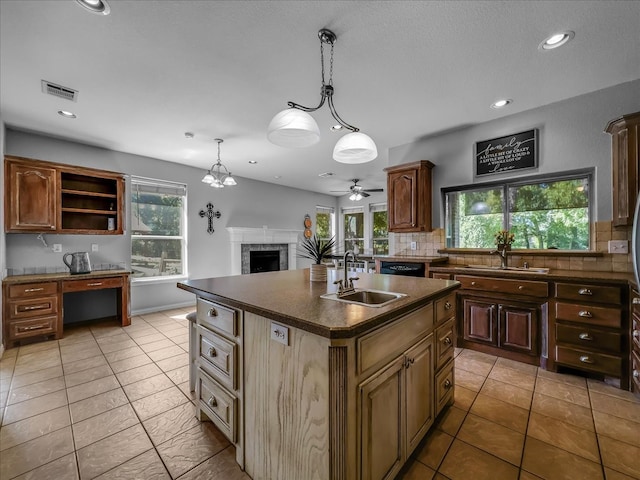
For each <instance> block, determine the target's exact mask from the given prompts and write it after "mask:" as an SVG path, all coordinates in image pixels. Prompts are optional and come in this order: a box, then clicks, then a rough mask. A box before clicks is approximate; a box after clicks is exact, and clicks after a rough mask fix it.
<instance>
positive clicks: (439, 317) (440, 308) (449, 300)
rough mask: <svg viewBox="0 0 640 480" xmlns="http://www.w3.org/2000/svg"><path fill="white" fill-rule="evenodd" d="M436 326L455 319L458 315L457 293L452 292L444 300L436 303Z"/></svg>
mask: <svg viewBox="0 0 640 480" xmlns="http://www.w3.org/2000/svg"><path fill="white" fill-rule="evenodd" d="M435 306H436V308H435V310H436V324H438V323H441V322H444V321H445V320H448V319H450V318H451V317H454V316H455V314H456V293H455V292H452V293H450V294H449V295H447V296H446V297H444V298H441V299H439V300H436V301H435Z"/></svg>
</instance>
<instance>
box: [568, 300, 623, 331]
mask: <svg viewBox="0 0 640 480" xmlns="http://www.w3.org/2000/svg"><path fill="white" fill-rule="evenodd" d="M556 319H558V320H568V321H570V322H579V323H586V324H589V325H600V326H603V327H617V328H619V327H620V326H621V324H622V312H621V311H620V309H618V308H607V307H594V306H592V305H579V304H577V303H564V302H556Z"/></svg>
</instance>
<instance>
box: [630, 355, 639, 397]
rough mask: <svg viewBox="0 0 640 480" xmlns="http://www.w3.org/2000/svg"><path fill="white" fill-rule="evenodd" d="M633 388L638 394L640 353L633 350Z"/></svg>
mask: <svg viewBox="0 0 640 480" xmlns="http://www.w3.org/2000/svg"><path fill="white" fill-rule="evenodd" d="M631 382H632V385H631V388H632V389H633V391H634V392H635V393H636V394H637V393H640V355H639V354H638V352H635V351H634V352H631Z"/></svg>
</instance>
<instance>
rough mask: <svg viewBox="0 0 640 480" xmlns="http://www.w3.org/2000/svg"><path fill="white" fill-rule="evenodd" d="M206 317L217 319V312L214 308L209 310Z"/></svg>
mask: <svg viewBox="0 0 640 480" xmlns="http://www.w3.org/2000/svg"><path fill="white" fill-rule="evenodd" d="M207 315H209V316H210V317H217V316H218V311H217V310H216V309H215V308H210V309H209V311H208V312H207Z"/></svg>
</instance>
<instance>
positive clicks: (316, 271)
mask: <svg viewBox="0 0 640 480" xmlns="http://www.w3.org/2000/svg"><path fill="white" fill-rule="evenodd" d="M335 244H336V240H335V237H331V238H330V239H329V240H326V241H325V240H321V239H319V238H318V237H317V236H316V235H313V236H312V237H309V238H307V237H305V238H303V239H302V241H301V242H300V244H299V246H298V257H300V258H308V259H309V260H313V264H312V265H311V274H310V280H311V281H312V282H326V281H327V266H326V265H324V264H323V263H322V260H323V259H324V257H326V256H327V255H329V254H330V253H331V252H332V250H333V247H334V246H335Z"/></svg>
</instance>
